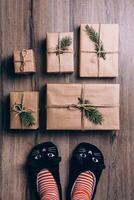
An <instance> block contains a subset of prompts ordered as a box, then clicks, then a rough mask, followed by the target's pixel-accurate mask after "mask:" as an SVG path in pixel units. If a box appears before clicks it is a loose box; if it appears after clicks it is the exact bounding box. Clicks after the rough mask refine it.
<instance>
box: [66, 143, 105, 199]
mask: <svg viewBox="0 0 134 200" xmlns="http://www.w3.org/2000/svg"><path fill="white" fill-rule="evenodd" d="M104 168H105V165H104V158H103V154H102V152H101V151H100V150H99V149H98V148H97V147H96V146H94V145H92V144H89V143H81V144H79V145H78V146H77V147H76V149H75V150H74V152H73V154H72V158H71V164H70V180H69V186H68V190H67V199H68V200H80V199H81V200H93V199H94V196H95V192H96V188H97V184H98V181H99V178H100V175H101V173H102V170H103V169H104Z"/></svg>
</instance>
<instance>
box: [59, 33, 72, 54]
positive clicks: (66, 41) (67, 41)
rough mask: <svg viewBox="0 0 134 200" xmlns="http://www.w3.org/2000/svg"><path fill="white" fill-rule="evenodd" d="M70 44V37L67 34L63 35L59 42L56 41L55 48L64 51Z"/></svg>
mask: <svg viewBox="0 0 134 200" xmlns="http://www.w3.org/2000/svg"><path fill="white" fill-rule="evenodd" d="M71 44H72V38H71V37H69V36H65V37H63V38H62V39H61V40H60V41H59V43H58V45H57V47H56V49H59V50H62V51H65V50H67V49H68V47H69V46H70V45H71Z"/></svg>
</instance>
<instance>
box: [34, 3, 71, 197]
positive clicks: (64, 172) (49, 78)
mask: <svg viewBox="0 0 134 200" xmlns="http://www.w3.org/2000/svg"><path fill="white" fill-rule="evenodd" d="M32 13H33V14H32V20H33V30H32V33H33V38H34V44H35V46H34V47H35V48H34V49H35V52H36V60H37V66H38V81H39V88H40V90H41V95H40V96H41V110H42V111H45V110H44V108H45V98H46V97H45V87H44V86H45V84H46V83H48V82H69V75H67V74H64V75H61V74H57V75H52V74H46V48H45V47H46V33H47V32H62V31H63V32H66V31H70V30H69V0H64V1H59V0H46V1H44V0H39V1H33V4H32ZM41 117H42V121H41V124H43V123H44V122H45V114H44V113H43V112H42V113H41ZM44 141H51V142H53V143H55V144H56V145H57V147H58V149H59V153H60V155H61V156H62V162H61V166H60V174H61V183H62V186H63V196H65V195H64V194H65V184H66V179H67V176H68V162H67V157H68V155H69V133H68V132H64V131H62V132H56V131H51V132H47V131H44V125H41V129H40V134H39V135H38V136H37V140H36V143H41V142H44Z"/></svg>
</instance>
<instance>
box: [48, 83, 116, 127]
mask: <svg viewBox="0 0 134 200" xmlns="http://www.w3.org/2000/svg"><path fill="white" fill-rule="evenodd" d="M84 88H85V89H84V99H87V100H89V101H90V102H91V104H92V105H93V106H97V109H98V110H99V111H100V112H101V113H102V115H103V118H104V121H103V122H102V125H95V124H93V123H92V122H91V121H89V120H88V119H87V118H86V117H84V130H118V129H119V85H118V84H84ZM81 90H82V85H81V84H47V106H46V109H47V129H48V130H81V129H82V124H81V123H82V121H81V112H80V110H79V109H75V110H73V109H72V110H70V109H67V108H64V106H65V105H72V104H77V103H78V97H80V96H81ZM57 106H59V107H61V108H58V107H57ZM62 106H63V108H62Z"/></svg>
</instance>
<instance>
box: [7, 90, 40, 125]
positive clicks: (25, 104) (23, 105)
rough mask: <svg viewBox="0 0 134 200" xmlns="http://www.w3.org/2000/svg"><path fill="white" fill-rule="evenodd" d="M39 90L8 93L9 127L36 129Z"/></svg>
mask: <svg viewBox="0 0 134 200" xmlns="http://www.w3.org/2000/svg"><path fill="white" fill-rule="evenodd" d="M38 127H39V92H31V91H30V92H28V91H27V92H11V93H10V128H11V129H38Z"/></svg>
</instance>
